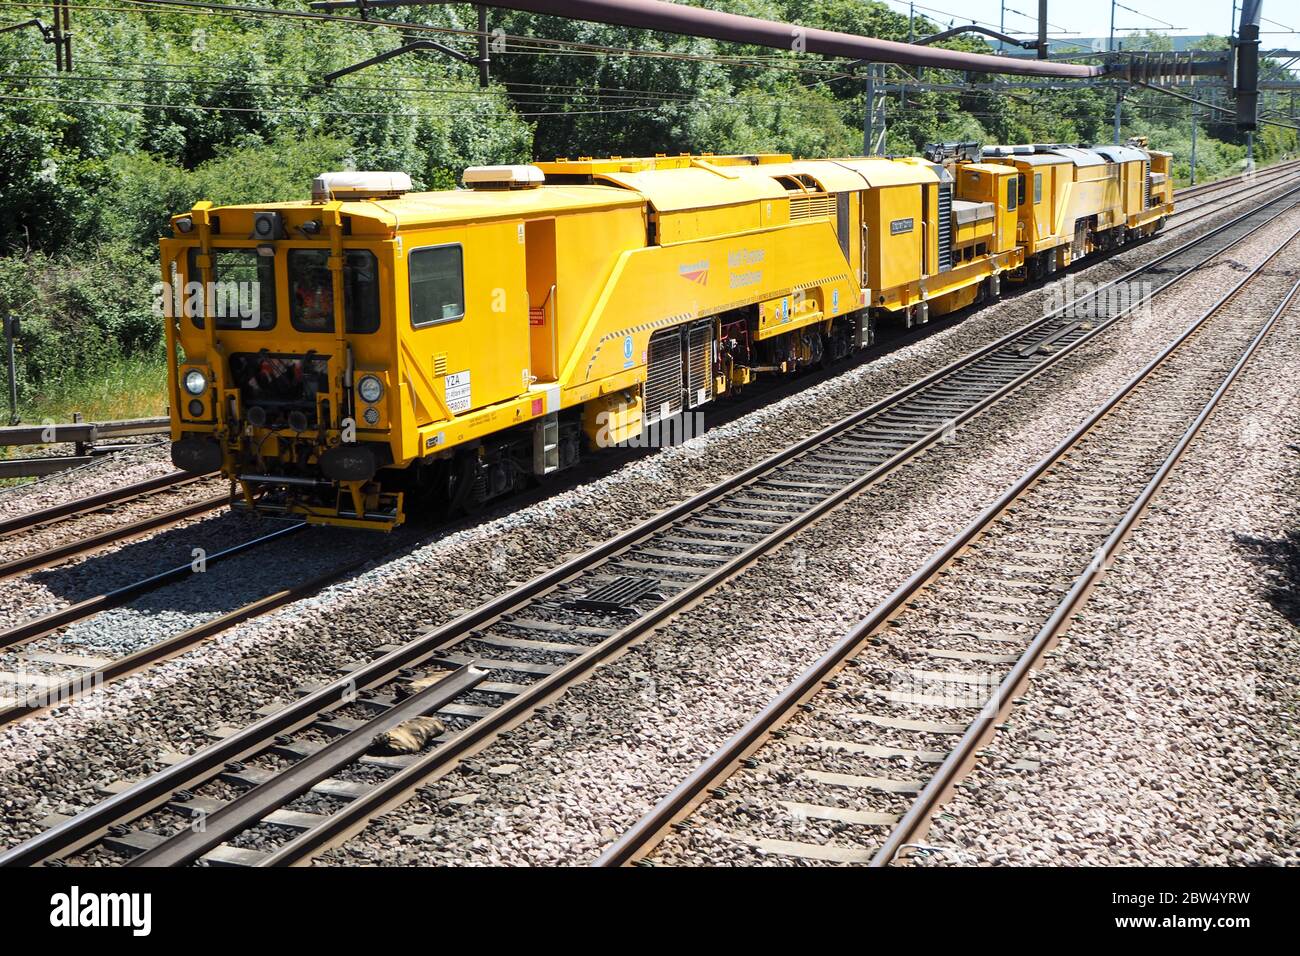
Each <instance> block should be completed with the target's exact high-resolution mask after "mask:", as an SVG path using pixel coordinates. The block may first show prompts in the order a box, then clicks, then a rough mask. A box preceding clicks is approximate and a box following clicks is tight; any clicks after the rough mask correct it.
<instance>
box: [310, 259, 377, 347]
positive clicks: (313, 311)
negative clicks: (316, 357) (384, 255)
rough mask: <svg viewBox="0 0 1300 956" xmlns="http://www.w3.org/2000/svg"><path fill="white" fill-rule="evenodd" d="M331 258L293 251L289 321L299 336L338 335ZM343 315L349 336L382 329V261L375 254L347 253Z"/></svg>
mask: <svg viewBox="0 0 1300 956" xmlns="http://www.w3.org/2000/svg"><path fill="white" fill-rule="evenodd" d="M329 257H330V254H329V250H328V249H290V250H289V321H290V322H291V323H292V324H293V327H294V328H295V329H297V330H298V331H299V332H333V331H334V279H333V277H332V276H331V275H330V270H329ZM343 315H344V319H345V321H346V324H347V331H348V332H352V333H366V332H375V331H377V330H378V329H379V261H378V260H377V259H376V258H375V255H374V253H373V252H368V251H367V250H365V249H348V250H346V251H345V252H344V258H343Z"/></svg>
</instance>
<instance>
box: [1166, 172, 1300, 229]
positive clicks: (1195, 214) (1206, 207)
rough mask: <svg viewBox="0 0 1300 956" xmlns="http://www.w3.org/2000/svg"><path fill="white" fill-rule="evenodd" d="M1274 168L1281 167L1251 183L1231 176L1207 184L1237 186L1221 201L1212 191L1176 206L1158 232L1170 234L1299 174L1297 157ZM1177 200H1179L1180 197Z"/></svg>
mask: <svg viewBox="0 0 1300 956" xmlns="http://www.w3.org/2000/svg"><path fill="white" fill-rule="evenodd" d="M1277 168H1278V169H1279V170H1280V171H1279V172H1278V173H1277V174H1276V175H1273V176H1268V177H1260V178H1257V179H1256V180H1254V181H1253V182H1251V183H1243V181H1242V180H1240V179H1230V180H1224V181H1221V182H1218V183H1212V184H1210V185H1212V186H1217V187H1219V188H1220V189H1222V190H1228V189H1229V188H1230V187H1236V188H1235V189H1233V190H1232V191H1231V192H1230V193H1229V194H1228V195H1227V196H1226V197H1222V198H1226V199H1227V201H1226V202H1222V201H1220V199H1221V197H1219V196H1217V195H1214V196H1207V197H1206V198H1205V199H1202V200H1201V201H1200V202H1198V203H1196V204H1195V205H1193V206H1191V207H1185V206H1181V205H1180V206H1179V208H1177V209H1175V211H1174V214H1173V216H1172V218H1171V219H1170V223H1169V225H1168V226H1167V227H1166V228H1165V229H1164V230H1162V231H1161V232H1160V233H1159V235H1169V234H1170V233H1173V232H1177V231H1179V230H1181V229H1186V228H1188V227H1190V226H1193V225H1195V224H1197V223H1199V222H1201V221H1203V220H1205V219H1209V218H1210V217H1211V216H1217V215H1220V214H1222V213H1223V212H1225V211H1226V210H1228V209H1232V208H1234V207H1236V206H1241V205H1244V204H1246V203H1248V202H1252V201H1258V200H1259V199H1260V198H1261V197H1263V196H1266V195H1267V194H1268V193H1269V192H1271V191H1272V190H1274V189H1277V188H1278V187H1279V186H1281V185H1284V184H1285V183H1286V182H1287V181H1288V180H1290V179H1292V178H1294V177H1295V176H1297V175H1300V161H1297V162H1296V163H1287V164H1285V167H1277ZM1198 188H1199V187H1198ZM1179 202H1180V203H1182V202H1183V200H1179Z"/></svg>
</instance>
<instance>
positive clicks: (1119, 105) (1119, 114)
mask: <svg viewBox="0 0 1300 956" xmlns="http://www.w3.org/2000/svg"><path fill="white" fill-rule="evenodd" d="M1123 115H1124V90H1123V88H1120V89H1118V90H1116V91H1115V145H1116V146H1118V145H1119V123H1120V120H1121V119H1122V118H1123Z"/></svg>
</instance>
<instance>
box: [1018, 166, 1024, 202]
mask: <svg viewBox="0 0 1300 956" xmlns="http://www.w3.org/2000/svg"><path fill="white" fill-rule="evenodd" d="M1016 202H1017V203H1018V204H1019V205H1021V206H1023V205H1024V204H1025V174H1024V173H1019V174H1017V175H1016Z"/></svg>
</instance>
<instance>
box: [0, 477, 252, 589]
mask: <svg viewBox="0 0 1300 956" xmlns="http://www.w3.org/2000/svg"><path fill="white" fill-rule="evenodd" d="M229 502H230V496H229V495H224V494H223V495H217V496H215V497H213V498H204V499H203V500H202V501H192V502H190V503H189V504H187V505H181V506H180V507H179V508H173V509H172V510H170V511H164V512H161V513H159V514H155V515H148V516H147V517H144V518H140V519H138V520H136V521H132V522H130V523H128V524H124V525H118V526H117V527H115V528H109V529H107V530H105V531H100V532H97V533H96V534H92V535H87V536H86V537H84V538H76V539H74V540H72V541H65V542H63V543H62V544H58V545H55V546H54V547H52V548H46V549H45V550H44V551H37V552H34V553H32V554H26V555H23V556H22V557H20V558H13V559H12V560H9V561H5V562H3V563H0V580H3V579H5V578H10V577H13V576H14V575H15V574H22V573H24V572H26V571H35V570H37V569H39V568H46V567H49V566H50V565H52V564H57V563H59V562H60V561H65V560H67V559H69V558H75V557H80V556H82V555H87V554H93V553H94V552H96V551H102V550H103V549H104V548H107V547H110V546H112V545H114V544H119V543H121V542H124V541H129V540H130V539H132V538H137V537H139V536H140V535H142V534H146V533H148V532H150V531H156V530H158V529H159V528H166V527H170V526H171V525H174V524H180V522H182V521H185V520H186V519H188V518H194V517H197V516H198V515H201V514H206V513H207V512H209V511H215V510H216V509H217V508H220V507H221V506H222V505H224V504H228V503H229Z"/></svg>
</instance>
